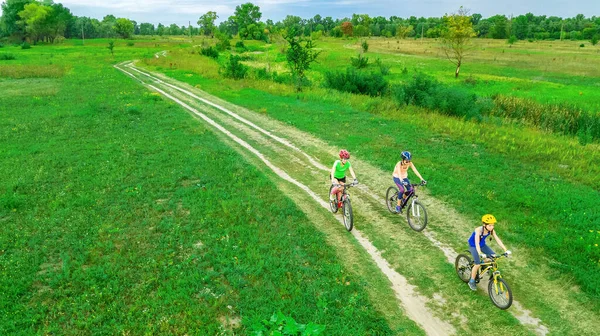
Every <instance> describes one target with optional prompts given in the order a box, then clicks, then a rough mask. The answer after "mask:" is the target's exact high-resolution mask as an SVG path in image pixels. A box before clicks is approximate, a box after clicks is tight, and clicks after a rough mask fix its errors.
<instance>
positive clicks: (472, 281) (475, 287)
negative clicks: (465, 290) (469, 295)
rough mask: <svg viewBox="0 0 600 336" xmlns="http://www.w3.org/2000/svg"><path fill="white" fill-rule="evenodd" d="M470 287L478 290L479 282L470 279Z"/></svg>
mask: <svg viewBox="0 0 600 336" xmlns="http://www.w3.org/2000/svg"><path fill="white" fill-rule="evenodd" d="M469 288H471V290H474V291H475V290H477V284H476V283H475V280H473V279H471V280H469Z"/></svg>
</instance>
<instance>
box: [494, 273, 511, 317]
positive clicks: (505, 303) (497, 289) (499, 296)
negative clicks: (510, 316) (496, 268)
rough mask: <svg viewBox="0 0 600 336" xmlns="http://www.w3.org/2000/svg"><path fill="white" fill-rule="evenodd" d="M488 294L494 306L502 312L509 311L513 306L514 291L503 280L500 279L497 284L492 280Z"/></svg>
mask: <svg viewBox="0 0 600 336" xmlns="http://www.w3.org/2000/svg"><path fill="white" fill-rule="evenodd" d="M488 294H489V295H490V299H491V300H492V302H493V303H494V305H495V306H496V307H498V308H500V309H502V310H504V309H508V307H510V306H511V305H512V301H513V296H512V291H511V290H510V287H508V284H507V283H506V281H504V279H502V278H498V279H497V281H496V282H494V280H490V282H489V283H488Z"/></svg>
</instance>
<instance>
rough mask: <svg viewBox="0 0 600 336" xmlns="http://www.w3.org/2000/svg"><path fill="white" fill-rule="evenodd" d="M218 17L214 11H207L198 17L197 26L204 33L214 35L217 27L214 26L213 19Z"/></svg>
mask: <svg viewBox="0 0 600 336" xmlns="http://www.w3.org/2000/svg"><path fill="white" fill-rule="evenodd" d="M218 18H219V16H218V15H217V13H216V12H213V11H208V12H206V14H204V15H202V16H201V17H200V18H199V19H198V22H197V23H198V26H200V29H202V31H203V32H204V35H206V36H209V35H210V37H213V36H215V30H216V29H217V27H216V26H215V20H216V19H218Z"/></svg>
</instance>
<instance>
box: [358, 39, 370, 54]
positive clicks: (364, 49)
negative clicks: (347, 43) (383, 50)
mask: <svg viewBox="0 0 600 336" xmlns="http://www.w3.org/2000/svg"><path fill="white" fill-rule="evenodd" d="M360 46H361V47H362V50H363V52H367V51H369V43H367V40H363V41H362V43H361V45H360Z"/></svg>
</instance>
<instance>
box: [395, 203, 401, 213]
mask: <svg viewBox="0 0 600 336" xmlns="http://www.w3.org/2000/svg"><path fill="white" fill-rule="evenodd" d="M396 212H397V213H402V207H401V206H399V205H396Z"/></svg>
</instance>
